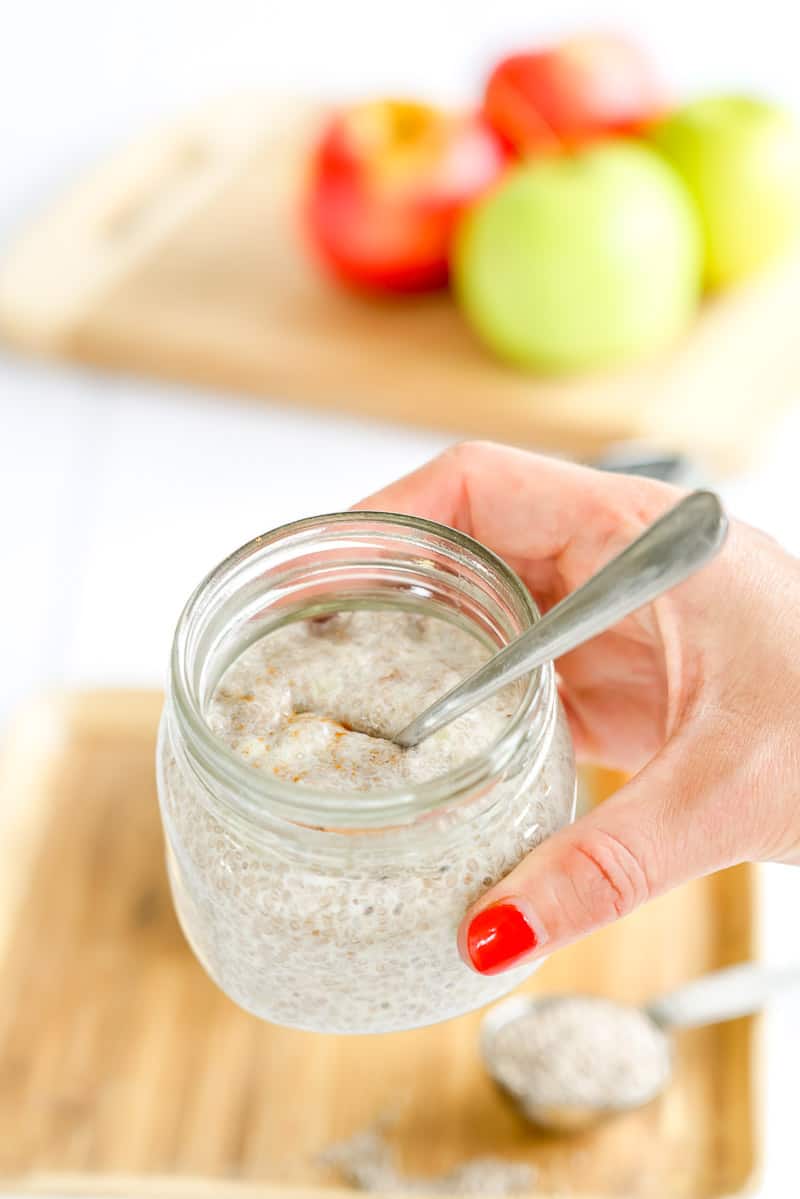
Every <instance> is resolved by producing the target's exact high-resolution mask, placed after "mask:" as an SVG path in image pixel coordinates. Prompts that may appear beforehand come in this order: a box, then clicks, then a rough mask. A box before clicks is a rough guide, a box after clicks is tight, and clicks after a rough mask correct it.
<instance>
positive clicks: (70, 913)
mask: <svg viewBox="0 0 800 1199" xmlns="http://www.w3.org/2000/svg"><path fill="white" fill-rule="evenodd" d="M159 705H160V700H159V697H158V696H157V695H155V694H150V693H145V694H131V693H127V692H118V693H113V692H104V693H98V694H90V695H78V696H74V697H72V698H70V697H61V698H58V697H55V698H53V699H51V700H44V701H40V702H39V703H38V704H35V705H34V706H32V707H31V708H29V709H28V711H27V713H26V714H25V715H24V717H23V718H22V719H21V721H20V722H19V723H18V725H17V728H16V730H12V733H11V735H10V736H9V738H8V742H7V748H6V752H5V754H4V756H3V759H2V763H1V764H0V781H1V783H2V791H1V792H0V794H2V810H3V811H4V812H5V813H6V817H7V821H6V831H7V832H8V836H4V838H3V841H2V845H0V852H2V854H3V859H4V860H3V862H2V867H1V868H0V886H1V887H2V894H1V895H0V898H2V905H0V906H2V907H3V908H4V909H8V910H9V911H13V912H14V913H15V916H14V919H13V921H12V922H11V925H10V927H9V928H8V929H7V936H6V938H5V941H4V942H3V944H2V948H1V949H0V1182H2V1183H3V1184H4V1186H5V1188H7V1189H12V1190H15V1191H23V1190H24V1191H28V1190H29V1191H31V1192H35V1193H39V1192H47V1191H50V1192H57V1193H62V1194H63V1193H70V1192H73V1191H80V1192H83V1193H105V1194H142V1195H156V1194H165V1195H176V1196H177V1195H187V1196H198V1199H199V1197H200V1196H206V1195H211V1194H214V1195H215V1196H217V1195H219V1196H220V1197H224V1196H228V1195H230V1196H234V1195H241V1196H242V1199H246V1196H248V1195H250V1194H254V1193H258V1194H263V1195H264V1196H269V1197H270V1199H278V1196H279V1195H285V1194H286V1188H287V1187H288V1186H291V1187H292V1188H298V1189H297V1190H294V1191H293V1193H294V1194H295V1196H296V1199H312V1197H313V1199H324V1196H334V1195H335V1194H336V1193H337V1192H336V1190H335V1189H334V1187H335V1181H336V1180H335V1179H334V1178H332V1177H331V1176H330V1175H329V1174H327V1173H326V1172H325V1171H324V1170H322V1169H321V1168H320V1167H318V1166H317V1165H316V1164H315V1158H316V1157H317V1155H318V1154H319V1152H320V1151H321V1150H323V1149H324V1148H326V1147H327V1146H329V1145H330V1144H331V1143H332V1142H333V1141H336V1140H338V1139H340V1138H342V1137H346V1136H348V1135H350V1134H352V1133H353V1132H355V1131H357V1130H360V1129H362V1128H364V1127H365V1126H368V1125H370V1124H371V1123H373V1122H374V1121H375V1120H376V1119H377V1118H379V1117H387V1116H388V1117H393V1118H394V1124H393V1126H392V1128H391V1131H390V1134H389V1135H390V1139H391V1141H392V1143H393V1144H394V1145H395V1146H396V1148H397V1151H398V1154H399V1155H400V1158H401V1160H402V1162H403V1164H404V1166H405V1167H406V1168H407V1169H408V1170H409V1171H414V1172H419V1173H420V1174H424V1175H433V1174H436V1173H438V1172H439V1171H443V1170H446V1169H449V1168H450V1167H451V1166H453V1165H455V1164H457V1163H459V1162H460V1161H463V1160H464V1159H465V1158H467V1157H472V1156H474V1155H477V1154H484V1153H497V1154H504V1155H508V1156H509V1157H512V1158H515V1159H525V1160H530V1161H531V1162H533V1163H535V1164H536V1165H537V1166H538V1167H539V1169H540V1171H541V1190H540V1191H537V1194H539V1193H541V1194H544V1195H556V1194H564V1193H567V1194H570V1195H580V1196H587V1197H588V1196H591V1195H594V1196H597V1197H598V1199H599V1197H606V1196H612V1195H613V1196H631V1197H637V1199H646V1197H652V1199H655V1197H656V1196H658V1199H673V1197H675V1199H678V1197H681V1199H689V1196H691V1197H692V1199H706V1197H709V1199H710V1197H712V1196H723V1195H732V1194H734V1193H738V1192H739V1191H740V1190H741V1189H742V1188H743V1187H745V1186H746V1185H747V1183H748V1181H749V1180H750V1179H751V1177H752V1175H753V1171H754V1168H755V1166H756V1164H757V1157H758V1151H759V1132H758V1128H757V1111H756V1102H757V1100H756V1078H755V1042H754V1038H755V1026H754V1022H753V1021H752V1020H739V1021H736V1022H732V1023H730V1024H728V1025H726V1026H721V1027H719V1028H716V1029H709V1030H695V1031H692V1032H689V1033H686V1034H683V1035H682V1037H681V1039H680V1041H679V1044H678V1062H677V1074H676V1078H675V1081H674V1084H673V1086H672V1087H671V1089H670V1090H669V1092H668V1094H667V1095H666V1096H665V1097H664V1098H663V1099H662V1100H661V1101H659V1102H657V1103H656V1104H654V1105H651V1106H650V1107H649V1108H648V1109H646V1110H644V1111H641V1112H637V1113H633V1114H630V1115H627V1116H625V1117H622V1118H620V1119H618V1120H617V1121H615V1122H614V1123H612V1124H609V1125H607V1126H605V1127H604V1128H602V1129H599V1130H597V1131H594V1132H591V1133H585V1134H581V1135H579V1136H575V1137H572V1138H562V1139H553V1138H547V1137H544V1136H540V1135H539V1134H537V1133H535V1132H534V1131H533V1130H531V1129H530V1128H529V1127H528V1126H527V1125H526V1124H525V1123H524V1121H523V1120H522V1119H521V1117H520V1116H519V1115H518V1114H517V1113H516V1111H515V1110H514V1109H513V1107H512V1106H511V1104H510V1103H509V1102H508V1101H507V1100H506V1099H505V1098H504V1097H502V1096H501V1095H500V1094H499V1093H498V1092H497V1091H496V1090H495V1088H494V1087H493V1085H492V1084H491V1083H490V1082H489V1080H488V1078H487V1077H486V1076H485V1074H484V1072H483V1070H482V1068H481V1066H480V1062H479V1058H478V1053H477V1046H476V1031H477V1025H478V1021H479V1016H478V1015H471V1016H467V1017H464V1018H462V1019H459V1020H455V1021H452V1022H451V1023H448V1024H445V1025H440V1026H438V1027H435V1028H430V1029H423V1030H420V1031H415V1032H409V1033H403V1034H393V1035H390V1036H383V1037H374V1038H346V1037H325V1036H317V1035H312V1034H305V1033H299V1032H294V1031H290V1030H286V1029H280V1028H276V1027H272V1026H270V1025H267V1024H262V1023H260V1022H259V1021H258V1020H256V1019H254V1018H253V1017H251V1016H249V1015H247V1014H245V1013H244V1012H241V1011H239V1010H238V1009H237V1008H236V1007H235V1006H234V1005H233V1004H232V1003H231V1002H230V1001H229V1000H228V999H226V998H225V996H224V995H222V994H221V993H220V992H219V991H218V990H217V989H216V988H215V987H214V985H213V984H212V983H211V982H210V981H209V980H208V979H207V978H206V977H205V975H204V974H203V972H202V970H201V968H200V966H199V965H198V964H197V963H196V961H195V960H194V958H193V957H192V955H191V953H190V951H189V950H188V948H187V946H186V944H185V942H184V940H183V937H182V935H181V933H180V930H179V929H178V926H177V923H176V921H175V918H174V915H173V912H172V906H171V902H170V897H169V893H168V887H167V882H166V879H165V874H164V867H163V854H162V842H161V832H160V826H159V820H158V813H157V807H156V798H155V793H154V779H153V748H154V738H155V729H156V722H157V718H158V710H159ZM37 729H43V730H48V729H49V730H50V733H49V734H48V735H47V736H43V737H41V739H40V740H39V741H38V742H37V741H36V731H37ZM53 730H58V731H59V735H58V736H54V735H53ZM37 748H38V752H36V750H37ZM20 803H23V804H24V805H25V807H26V809H27V818H26V821H25V822H24V825H23V824H19V823H18V824H17V826H16V827H17V836H16V837H14V836H12V835H11V832H10V830H11V829H12V827H13V826H12V823H11V821H10V819H8V817H9V813H11V812H12V811H14V810H15V809H16V808H17V807H18V805H19V804H20ZM23 831H24V836H23ZM16 857H19V861H20V862H21V863H24V869H22V868H21V867H19V866H18V868H17V869H16V870H14V871H13V872H8V871H7V869H6V867H7V865H8V864H9V863H12V864H13V862H14V859H15V858H16ZM753 949H754V944H753V893H752V875H751V871H750V870H749V869H748V868H744V867H740V868H737V869H734V870H731V871H728V872H726V873H723V874H720V875H717V876H715V877H712V878H709V879H705V880H703V881H701V882H698V883H695V884H693V885H691V886H689V887H686V888H683V889H681V890H680V891H677V892H675V893H673V894H672V895H670V896H667V897H666V898H664V899H662V900H660V901H658V902H656V903H654V904H652V905H650V906H649V907H648V908H647V909H646V910H643V911H640V912H638V913H636V914H635V915H634V916H632V917H630V918H629V919H628V920H626V921H624V922H623V923H622V924H621V925H620V926H618V927H616V928H613V929H608V930H605V931H603V932H601V933H599V934H597V935H595V936H593V937H591V938H589V939H588V940H586V941H585V942H583V943H582V944H581V945H578V946H575V947H572V948H570V949H568V950H564V951H562V952H561V953H559V954H558V955H556V956H555V958H554V959H552V960H551V961H549V962H548V963H547V964H546V965H545V966H544V967H543V968H542V970H541V971H540V973H539V974H538V975H537V976H536V977H535V979H534V980H532V982H531V983H530V984H529V986H530V988H531V989H533V990H547V991H554V990H556V991H557V990H563V989H573V988H578V989H584V990H589V991H593V992H597V993H600V994H610V995H614V996H617V997H619V998H622V999H628V1000H634V1001H636V1000H643V999H645V998H647V997H648V996H650V995H652V994H653V993H655V992H657V991H659V989H661V988H663V987H667V986H671V985H673V984H677V983H679V982H680V981H682V980H683V979H686V978H689V977H692V976H694V975H696V974H698V973H700V972H701V971H704V970H707V969H711V968H714V967H716V966H721V965H725V964H727V963H730V962H733V961H737V960H739V959H742V958H746V957H748V956H751V955H752V953H753ZM239 1184H242V1185H241V1186H240V1185H239ZM244 1184H248V1185H246V1186H245V1185H244ZM339 1194H341V1192H339Z"/></svg>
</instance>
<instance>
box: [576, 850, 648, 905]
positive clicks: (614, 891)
mask: <svg viewBox="0 0 800 1199" xmlns="http://www.w3.org/2000/svg"><path fill="white" fill-rule="evenodd" d="M572 854H573V861H572V862H570V863H569V867H570V876H571V878H572V879H573V885H574V888H575V893H576V896H577V897H578V899H579V902H580V903H581V904H582V906H583V907H584V909H585V915H586V916H588V918H589V920H590V921H591V923H592V924H602V923H604V922H606V921H608V920H613V919H614V918H619V917H621V916H627V915H629V913H630V912H632V911H633V910H634V909H635V908H637V907H639V906H640V905H641V904H643V903H646V902H647V900H648V899H649V898H650V897H651V895H652V886H651V884H650V880H649V877H648V873H647V870H646V868H645V865H644V863H643V861H642V859H641V857H640V856H639V855H638V854H637V853H635V852H634V851H633V850H632V849H631V848H630V847H629V846H628V845H626V844H625V842H624V841H622V840H621V839H620V838H619V837H617V836H615V835H614V834H613V833H609V832H607V831H605V830H603V829H594V830H593V831H592V834H591V836H587V837H585V838H583V839H582V840H580V841H578V842H577V843H576V844H575V845H574V846H573V848H572Z"/></svg>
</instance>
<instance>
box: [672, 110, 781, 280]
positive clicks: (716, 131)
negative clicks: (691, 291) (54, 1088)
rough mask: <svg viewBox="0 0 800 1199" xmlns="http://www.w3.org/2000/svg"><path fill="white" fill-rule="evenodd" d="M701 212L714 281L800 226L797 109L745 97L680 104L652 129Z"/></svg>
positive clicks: (751, 262) (752, 262)
mask: <svg viewBox="0 0 800 1199" xmlns="http://www.w3.org/2000/svg"><path fill="white" fill-rule="evenodd" d="M651 138H652V142H653V144H654V145H655V146H656V147H657V148H658V149H659V150H660V151H661V153H662V154H663V155H664V156H665V158H667V159H668V160H669V162H670V163H671V164H672V165H673V166H674V167H675V168H676V169H677V170H678V171H680V173H681V175H682V176H683V178H684V180H685V182H686V184H687V186H688V187H689V190H690V191H691V192H692V194H693V196H694V198H695V201H696V203H697V207H698V210H699V213H700V218H701V223H702V227H703V233H704V239H705V276H706V283H707V285H708V286H709V287H725V286H727V285H728V284H729V283H736V282H738V281H739V280H740V279H745V278H746V277H747V276H748V275H751V274H753V273H754V272H755V271H757V270H759V269H760V268H761V267H762V266H764V265H766V264H767V263H768V262H770V261H771V260H772V259H774V258H776V257H778V255H779V254H781V252H782V251H783V250H784V249H785V248H786V247H787V246H788V245H789V243H790V242H791V241H792V240H793V239H794V237H795V235H796V234H797V231H798V227H799V226H800V130H799V129H798V126H797V124H796V122H795V121H794V119H793V117H792V115H791V114H790V113H788V112H786V111H785V110H784V109H782V108H779V107H777V106H776V105H774V104H769V103H767V102H766V101H764V100H757V99H752V98H750V97H747V96H716V97H711V98H709V99H705V100H697V101H695V102H694V103H693V104H688V105H687V106H686V107H685V108H681V109H679V110H678V111H677V112H675V113H673V114H672V115H671V116H669V117H667V118H666V119H665V120H664V121H662V122H661V123H659V124H658V125H657V126H656V127H655V128H654V129H653V130H652V132H651Z"/></svg>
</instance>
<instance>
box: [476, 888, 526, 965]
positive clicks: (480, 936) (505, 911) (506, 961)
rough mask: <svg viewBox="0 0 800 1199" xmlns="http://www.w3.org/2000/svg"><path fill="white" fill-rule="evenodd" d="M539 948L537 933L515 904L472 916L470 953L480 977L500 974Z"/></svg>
mask: <svg viewBox="0 0 800 1199" xmlns="http://www.w3.org/2000/svg"><path fill="white" fill-rule="evenodd" d="M536 945H537V938H536V933H535V932H534V931H533V929H532V928H531V926H530V924H528V921H527V920H526V919H525V917H524V916H523V914H522V912H521V911H520V910H519V908H518V907H515V906H514V904H512V903H494V904H492V905H491V907H488V908H484V909H483V911H482V912H478V914H477V916H473V918H472V920H471V922H470V926H469V929H468V930H467V951H468V953H469V956H470V960H471V962H472V964H473V966H474V967H475V969H476V970H478V971H480V973H481V974H499V973H500V971H501V970H506V969H508V967H509V966H513V965H514V963H515V962H516V961H517V960H518V959H519V958H521V957H524V956H525V954H526V953H530V951H531V950H532V949H535V948H536Z"/></svg>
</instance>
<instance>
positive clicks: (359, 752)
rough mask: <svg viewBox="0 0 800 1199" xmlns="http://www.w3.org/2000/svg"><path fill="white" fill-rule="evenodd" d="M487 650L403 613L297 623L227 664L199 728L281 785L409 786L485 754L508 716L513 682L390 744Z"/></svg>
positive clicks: (434, 622)
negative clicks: (418, 738) (423, 732)
mask: <svg viewBox="0 0 800 1199" xmlns="http://www.w3.org/2000/svg"><path fill="white" fill-rule="evenodd" d="M489 654H490V651H489V650H488V648H487V647H486V646H484V645H483V644H482V643H481V642H480V641H479V640H478V639H477V637H475V636H473V635H472V634H471V633H468V632H467V631H466V630H464V629H461V628H459V627H457V626H456V625H453V624H450V623H449V621H445V620H440V619H437V618H435V617H428V616H419V615H415V614H414V613H410V612H400V611H380V610H378V611H357V612H341V613H337V614H335V615H333V616H331V617H326V618H323V619H320V620H316V621H314V620H310V621H309V620H306V621H298V622H296V623H294V624H290V625H285V626H284V627H283V628H281V629H278V630H277V631H276V632H274V633H271V634H269V635H267V636H266V637H263V638H262V639H261V640H260V641H257V642H256V643H255V644H254V645H252V646H251V647H250V648H249V649H248V650H246V651H245V653H243V654H242V655H241V656H240V657H239V658H238V659H237V660H236V661H235V662H234V663H233V664H232V665H231V666H230V667H229V668H228V670H227V671H226V672H225V674H224V676H223V678H222V680H221V682H220V684H219V686H218V687H217V690H216V692H215V694H214V697H213V700H212V703H211V706H210V710H209V713H208V723H209V726H210V727H211V729H212V731H213V732H214V733H216V734H217V736H218V737H220V738H221V739H222V740H223V741H224V742H225V743H226V744H227V745H229V746H230V747H231V749H233V750H234V751H235V752H236V753H237V754H240V755H241V757H243V758H244V759H245V760H246V761H247V762H248V763H249V764H250V765H251V766H252V767H253V768H254V769H257V770H260V771H261V772H262V773H263V774H264V775H272V776H273V777H275V778H278V779H281V780H283V781H284V782H292V783H297V784H299V785H304V786H307V787H316V788H319V789H322V790H336V791H374V790H387V789H390V788H395V787H402V786H403V785H404V784H411V785H413V784H415V783H420V782H423V781H425V780H427V779H432V778H436V777H437V776H439V775H442V774H445V773H446V772H447V771H448V770H450V769H452V768H453V767H454V766H459V765H461V764H462V763H463V762H465V761H467V760H468V759H469V758H471V757H474V756H475V755H476V754H479V753H480V752H481V751H482V750H484V749H487V748H488V747H489V746H490V745H491V744H492V742H494V741H496V740H497V738H498V737H499V736H500V734H501V733H502V732H503V729H504V728H505V727H506V725H507V724H508V722H509V720H510V719H511V717H512V716H513V714H514V709H515V707H516V705H517V703H518V702H519V698H520V694H521V688H520V687H519V686H517V685H515V686H512V687H507V688H505V689H504V690H503V691H501V692H500V693H499V694H497V695H494V696H491V697H490V698H489V699H488V700H486V701H485V702H484V703H483V704H481V705H480V706H479V707H477V708H475V709H473V710H472V711H471V712H466V713H464V715H463V716H461V717H459V719H458V720H455V721H453V723H452V724H450V725H448V726H447V727H446V728H443V729H440V730H439V732H438V733H435V734H434V735H433V736H432V737H429V738H428V739H427V740H425V741H423V742H422V744H421V745H418V746H415V747H414V748H413V749H410V750H402V749H399V748H398V747H397V746H396V745H395V744H393V742H392V741H391V740H389V739H388V738H391V736H392V735H393V734H394V733H397V732H399V731H400V729H402V728H403V727H404V726H405V725H406V724H408V723H409V721H411V720H412V719H413V718H414V717H415V716H417V715H418V714H419V713H420V712H422V711H423V709H425V708H427V707H428V705H429V704H431V703H433V701H434V700H435V699H437V698H438V697H439V696H440V695H443V694H444V693H445V692H446V691H449V690H450V688H451V687H454V686H455V685H456V683H458V682H460V680H461V679H463V678H464V677H465V676H466V675H468V674H471V673H472V671H474V670H476V669H477V668H478V667H479V666H480V665H482V663H483V662H485V661H486V660H487V658H488V657H489Z"/></svg>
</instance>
